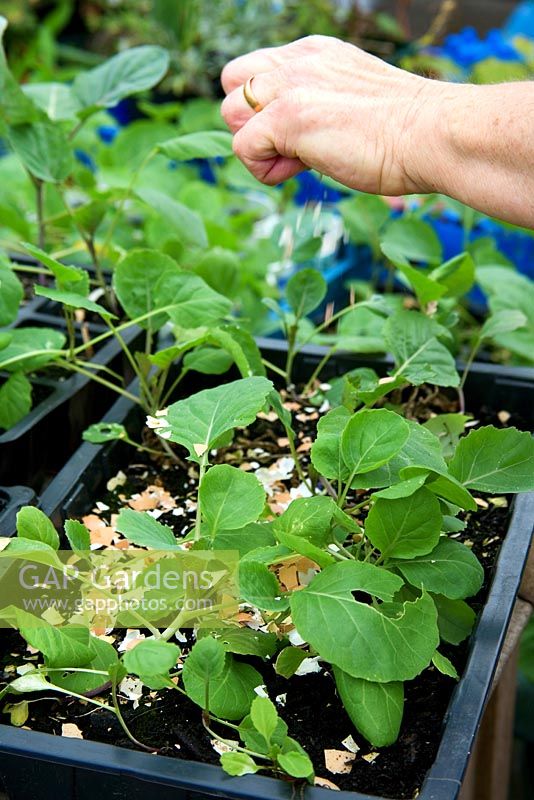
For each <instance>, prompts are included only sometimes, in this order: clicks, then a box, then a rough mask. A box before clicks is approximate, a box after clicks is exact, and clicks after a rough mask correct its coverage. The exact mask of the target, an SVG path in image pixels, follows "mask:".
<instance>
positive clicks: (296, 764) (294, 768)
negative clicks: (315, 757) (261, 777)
mask: <svg viewBox="0 0 534 800" xmlns="http://www.w3.org/2000/svg"><path fill="white" fill-rule="evenodd" d="M276 760H277V762H278V766H279V767H282V769H283V770H284V772H287V774H288V775H291V777H292V778H309V779H311V778H312V777H313V764H312V762H311V760H310V758H309V756H307V755H306V753H301V752H299V751H298V750H289V752H287V753H279V754H278V755H277V757H276Z"/></svg>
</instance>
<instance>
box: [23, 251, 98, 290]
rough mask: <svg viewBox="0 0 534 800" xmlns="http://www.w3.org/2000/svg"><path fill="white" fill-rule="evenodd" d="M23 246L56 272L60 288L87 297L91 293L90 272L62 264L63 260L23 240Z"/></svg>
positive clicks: (57, 283)
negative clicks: (58, 259)
mask: <svg viewBox="0 0 534 800" xmlns="http://www.w3.org/2000/svg"><path fill="white" fill-rule="evenodd" d="M23 247H24V249H25V250H27V251H28V253H29V254H30V255H31V256H33V257H34V258H36V259H37V260H38V261H40V262H41V264H43V265H44V266H45V267H48V269H49V270H50V271H51V272H53V273H54V277H55V279H56V285H57V288H58V289H62V290H64V291H66V292H76V294H81V295H83V296H84V297H86V296H87V295H88V294H89V273H88V272H87V271H86V270H85V269H81V268H80V267H73V266H72V265H71V264H62V263H61V261H57V259H55V258H52V256H50V255H49V254H48V253H46V252H45V251H44V250H41V248H40V247H35V245H33V244H29V243H28V242H23Z"/></svg>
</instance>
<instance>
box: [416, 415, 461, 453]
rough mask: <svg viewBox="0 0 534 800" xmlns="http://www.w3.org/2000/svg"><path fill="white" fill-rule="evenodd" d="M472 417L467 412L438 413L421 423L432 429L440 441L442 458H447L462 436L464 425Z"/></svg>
mask: <svg viewBox="0 0 534 800" xmlns="http://www.w3.org/2000/svg"><path fill="white" fill-rule="evenodd" d="M471 419H472V417H471V416H470V415H468V414H438V415H437V416H435V417H431V418H430V419H428V420H427V421H426V422H424V423H423V425H424V426H425V428H428V430H429V431H432V433H433V434H434V436H437V438H438V439H439V441H440V443H441V448H442V451H443V458H445V459H449V458H451V457H452V456H453V455H454V451H455V449H456V445H457V444H458V442H459V441H460V437H461V436H463V434H464V431H465V426H466V425H467V423H468V422H469V421H470V420H471Z"/></svg>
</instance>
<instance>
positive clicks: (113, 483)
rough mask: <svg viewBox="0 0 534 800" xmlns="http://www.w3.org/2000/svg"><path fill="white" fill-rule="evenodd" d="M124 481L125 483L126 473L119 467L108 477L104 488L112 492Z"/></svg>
mask: <svg viewBox="0 0 534 800" xmlns="http://www.w3.org/2000/svg"><path fill="white" fill-rule="evenodd" d="M125 483H126V475H125V474H124V472H123V471H122V470H121V469H120V470H119V471H118V472H117V474H116V475H115V476H114V477H113V478H110V479H109V481H108V482H107V484H106V488H107V490H108V492H114V491H115V489H117V488H118V487H119V486H124V484H125Z"/></svg>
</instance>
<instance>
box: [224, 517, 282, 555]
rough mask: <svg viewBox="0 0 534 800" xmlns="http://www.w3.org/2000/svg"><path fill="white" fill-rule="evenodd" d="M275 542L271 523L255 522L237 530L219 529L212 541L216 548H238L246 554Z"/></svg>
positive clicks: (240, 552)
mask: <svg viewBox="0 0 534 800" xmlns="http://www.w3.org/2000/svg"><path fill="white" fill-rule="evenodd" d="M274 544H275V539H274V536H273V533H272V525H271V524H270V523H259V522H253V523H252V524H251V525H245V527H244V528H238V529H237V530H235V531H219V533H217V534H215V538H214V539H213V542H212V547H213V549H214V550H237V551H238V553H239V555H240V556H245V555H246V554H247V553H249V552H251V551H252V550H256V549H257V548H258V547H262V548H263V547H269V546H270V545H274Z"/></svg>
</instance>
